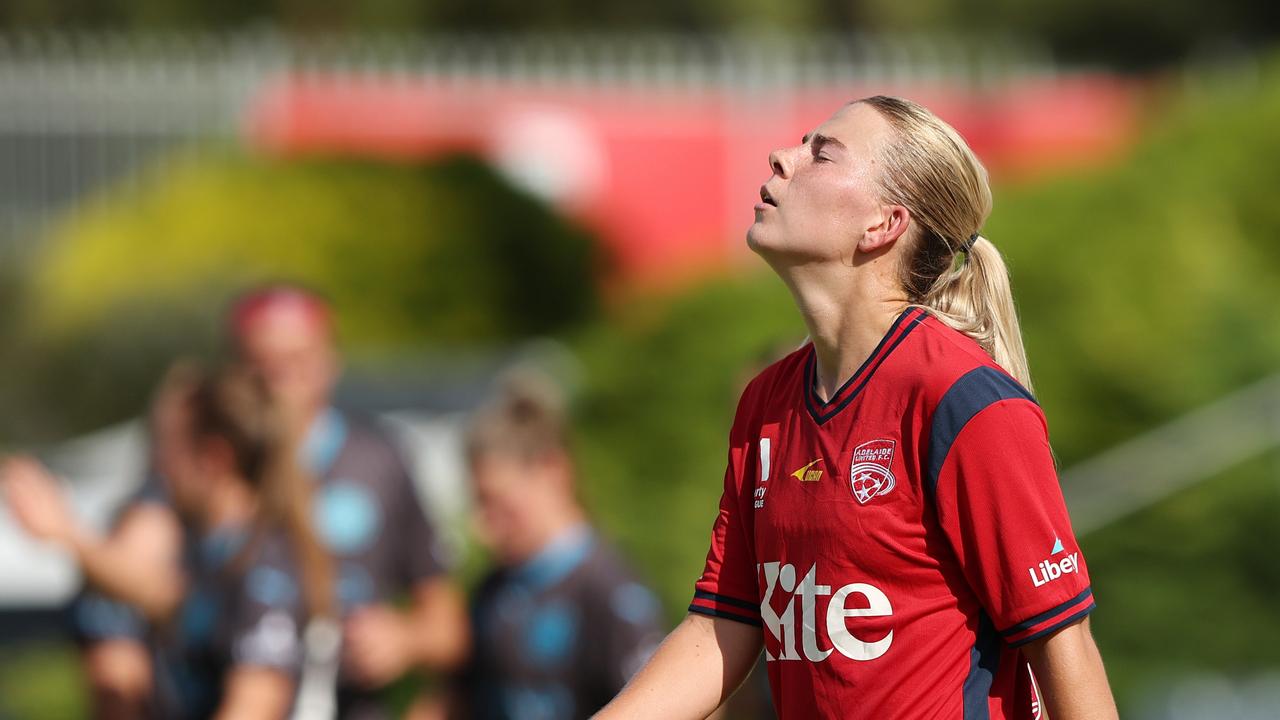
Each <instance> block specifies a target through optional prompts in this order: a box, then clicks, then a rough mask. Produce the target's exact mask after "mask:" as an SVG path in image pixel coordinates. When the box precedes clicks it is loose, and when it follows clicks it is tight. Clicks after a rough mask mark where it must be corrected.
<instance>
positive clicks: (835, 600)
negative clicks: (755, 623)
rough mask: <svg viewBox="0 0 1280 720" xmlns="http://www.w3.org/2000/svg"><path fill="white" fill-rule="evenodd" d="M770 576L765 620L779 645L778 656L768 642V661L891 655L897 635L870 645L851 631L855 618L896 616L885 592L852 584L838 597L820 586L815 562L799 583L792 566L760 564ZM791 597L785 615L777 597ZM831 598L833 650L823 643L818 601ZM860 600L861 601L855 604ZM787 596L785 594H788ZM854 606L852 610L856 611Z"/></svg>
mask: <svg viewBox="0 0 1280 720" xmlns="http://www.w3.org/2000/svg"><path fill="white" fill-rule="evenodd" d="M757 567H758V570H759V572H761V573H762V574H763V575H764V584H765V591H764V599H763V600H762V601H761V602H760V616H761V619H762V620H763V621H764V626H765V628H766V630H767V631H768V632H769V633H771V634H772V635H773V639H774V640H775V641H777V643H778V645H779V651H778V655H777V656H776V657H775V656H774V655H773V653H772V652H771V651H770V650H769V647H768V643H766V644H765V659H766V660H768V661H771V662H772V661H775V660H801V659H804V660H808V661H809V662H822V661H824V660H826V659H827V658H828V657H830V655H831V653H832V651H833V650H834V651H839V652H840V654H841V655H844V656H845V657H847V658H849V659H851V660H863V661H865V660H875V659H876V658H878V657H880V656H881V655H884V654H885V653H886V652H888V651H889V646H890V645H892V644H893V631H892V630H890V631H889V632H888V633H887V634H885V636H884V637H882V638H880V639H878V640H874V641H870V642H868V641H866V640H864V639H862V638H859V637H856V636H855V635H854V634H853V633H852V632H850V630H849V626H848V622H847V621H848V620H849V619H850V618H862V617H887V616H890V615H893V604H892V603H890V602H889V598H888V596H886V595H885V594H884V592H883V591H881V590H880V588H877V587H876V586H874V585H870V584H868V583H850V584H848V585H844V586H842V587H840V588H839V589H837V590H836V591H835V592H834V593H832V591H831V586H830V585H822V584H819V582H818V564H817V563H814V564H813V565H812V566H810V567H809V571H808V572H806V573H805V574H804V577H803V578H801V579H800V582H799V584H797V583H796V567H795V565H792V564H790V563H785V564H784V563H781V562H767V563H761V564H760V565H758V566H757ZM779 590H781V591H782V593H790V595H791V596H790V597H786V605H785V607H784V608H783V610H782V613H781V614H779V613H778V612H776V611H775V610H774V602H773V601H774V595H775V594H781V593H779V592H778V591H779ZM826 596H830V600H829V601H827V607H826V611H825V613H823V615H824V619H825V623H824V626H825V627H826V631H827V632H826V635H827V641H828V642H829V644H830V645H831V647H827V648H823V647H822V645H823V644H824V643H823V642H822V639H821V638H819V637H818V622H817V615H818V598H819V597H826ZM854 596H860V597H861V598H862V599H861V600H860V601H856V602H855V601H853V597H854ZM784 597H785V596H784ZM796 598H799V599H800V609H799V613H800V617H799V618H797V617H796ZM851 605H852V607H850V606H851ZM797 629H799V632H800V651H802V652H803V655H801V653H800V652H799V651H797V648H796V631H797Z"/></svg>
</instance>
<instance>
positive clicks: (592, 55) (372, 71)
mask: <svg viewBox="0 0 1280 720" xmlns="http://www.w3.org/2000/svg"><path fill="white" fill-rule="evenodd" d="M291 70H298V71H308V70H313V71H320V70H324V71H336V72H342V73H349V74H351V75H353V76H377V77H393V78H397V79H402V80H403V81H405V82H410V83H412V82H419V81H430V82H435V83H446V84H448V83H458V84H466V85H467V86H483V85H484V84H486V83H492V82H519V83H525V84H529V85H533V86H537V85H539V84H553V83H554V84H557V85H564V84H569V85H576V86H585V87H609V88H616V87H634V86H646V87H648V86H660V87H672V88H678V89H680V88H683V89H690V90H697V89H699V88H718V89H727V90H730V91H738V92H741V93H743V94H760V93H771V94H782V95H785V94H786V93H792V92H796V91H798V90H801V89H803V88H805V87H811V86H830V85H840V84H863V83H866V82H872V81H880V82H883V81H888V82H893V83H915V82H928V83H940V84H946V85H948V86H953V87H955V88H956V89H960V90H975V89H981V88H987V87H993V86H999V85H1001V84H1003V83H1005V82H1007V81H1009V80H1010V79H1013V78H1023V77H1026V76H1027V75H1029V74H1036V75H1039V74H1044V73H1050V72H1052V71H1053V70H1052V66H1051V64H1050V63H1049V62H1048V61H1047V60H1046V59H1045V56H1044V53H1042V52H1040V51H1039V50H1038V49H1037V48H1036V47H1035V46H1033V45H1029V44H1026V43H1022V42H1015V41H1013V40H1011V39H1009V38H1001V37H994V38H993V37H988V38H961V37H956V36H894V37H884V36H871V35H851V36H835V35H828V36H803V37H800V36H712V37H704V36H696V37H695V36H673V35H638V36H631V35H628V36H621V35H487V36H481V35H449V36H443V35H442V36H403V37H391V36H381V37H333V38H328V39H313V40H310V41H306V42H301V41H291V40H288V39H286V38H284V37H282V36H279V35H276V34H271V33H243V34H237V35H215V34H204V35H116V34H27V35H9V36H3V35H0V245H4V246H7V247H9V248H10V249H12V248H14V247H25V246H27V245H29V244H30V243H31V242H33V241H34V240H35V239H36V238H38V237H39V236H40V235H41V234H42V233H43V231H44V229H45V225H46V223H47V221H48V220H49V218H50V217H51V216H53V215H54V214H55V213H57V212H59V211H62V210H64V209H74V207H75V204H76V201H77V200H78V199H79V198H81V197H83V196H84V195H85V194H86V193H88V192H92V191H93V190H94V189H95V188H97V187H99V186H100V185H102V184H103V183H106V182H110V181H115V180H121V181H123V182H128V181H129V178H131V177H133V176H134V172H135V171H136V169H137V168H139V167H141V166H144V165H146V164H148V163H150V162H153V161H154V159H155V158H156V157H157V156H158V155H160V154H162V153H163V152H164V151H165V150H167V149H170V148H172V147H173V146H174V145H175V144H181V143H186V142H193V141H208V140H214V141H217V140H231V139H234V138H236V137H237V136H238V135H239V130H240V128H239V124H240V122H241V121H242V119H243V118H244V116H245V112H246V107H247V104H248V103H249V102H251V100H252V98H253V97H254V96H255V94H256V93H257V92H258V91H259V89H260V88H261V87H262V85H263V83H264V82H266V81H268V80H270V79H271V78H274V77H278V76H279V75H280V74H282V73H284V72H287V71H291ZM779 99H780V100H781V99H782V98H779Z"/></svg>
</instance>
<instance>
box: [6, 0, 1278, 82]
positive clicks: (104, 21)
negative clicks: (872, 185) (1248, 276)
mask: <svg viewBox="0 0 1280 720" xmlns="http://www.w3.org/2000/svg"><path fill="white" fill-rule="evenodd" d="M251 23H270V24H272V25H276V26H279V27H281V28H283V29H285V30H286V31H289V32H296V33H303V34H307V33H317V32H348V31H355V32H370V31H373V32H392V33H401V32H404V31H406V30H409V31H417V30H432V31H438V30H446V31H468V32H475V31H479V32H485V31H516V32H525V31H553V32H560V31H570V32H572V31H582V30H622V31H634V30H635V29H637V28H641V29H649V30H674V31H684V32H703V33H714V32H724V31H729V32H738V31H748V32H776V31H779V30H783V31H796V32H813V31H818V32H847V31H850V30H857V31H869V32H920V31H924V32H942V33H952V32H961V33H976V34H981V35H987V34H990V33H993V32H994V33H1013V34H1021V35H1026V36H1030V37H1033V38H1042V39H1044V40H1045V41H1046V42H1047V43H1048V45H1049V47H1050V48H1051V49H1052V50H1053V51H1054V53H1055V54H1056V55H1057V56H1058V57H1060V58H1062V59H1064V60H1066V61H1068V62H1076V63H1080V62H1090V63H1092V62H1102V63H1107V64H1111V65H1114V66H1118V67H1122V68H1136V69H1140V68H1147V67H1153V66H1159V65H1163V64H1167V63H1170V62H1175V61H1177V60H1181V59H1185V58H1187V57H1190V56H1194V55H1197V54H1200V53H1203V52H1206V51H1215V52H1224V51H1233V50H1239V49H1242V48H1243V49H1249V48H1253V49H1257V48H1260V47H1265V46H1266V45H1267V44H1268V43H1271V42H1274V41H1275V39H1276V37H1277V35H1280V14H1277V13H1276V12H1274V10H1273V9H1272V6H1271V4H1270V3H1267V2H1262V1H1261V0H1221V1H1220V2H1216V3H1212V4H1210V3H1203V2H1194V0H1167V1H1165V2H1156V1H1155V0H1043V1H1042V2H1038V3H1036V4H1035V5H1034V7H1032V6H1029V5H1028V4H1027V3H1025V2H1018V0H966V1H962V0H918V1H917V2H909V3H904V2H897V1H896V0H790V1H789V2H766V1H765V0H706V1H704V2H698V3H689V2H682V1H681V0H652V1H650V2H627V1H626V0H614V1H613V2H592V1H589V0H546V1H544V2H517V1H516V0H489V1H487V2H475V1H474V0H440V1H439V2H430V3H424V2H416V1H415V0H366V2H358V3H351V2H345V3H344V2H334V1H333V0H324V1H321V2H298V1H297V0H272V1H268V2H259V1H256V0H184V1H182V2H166V1H165V0H110V1H108V2H103V1H102V0H7V2H5V3H3V4H0V27H5V26H8V27H15V28H33V27H34V28H40V27H45V28H47V27H75V28H83V27H99V28H101V27H106V28H113V29H120V28H130V29H142V30H182V31H191V30H209V29H228V28H235V27H243V26H245V25H247V24H251Z"/></svg>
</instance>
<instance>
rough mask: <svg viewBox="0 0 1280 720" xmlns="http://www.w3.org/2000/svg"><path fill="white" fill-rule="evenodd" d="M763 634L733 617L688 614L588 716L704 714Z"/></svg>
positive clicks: (742, 674) (738, 680) (751, 658)
mask: <svg viewBox="0 0 1280 720" xmlns="http://www.w3.org/2000/svg"><path fill="white" fill-rule="evenodd" d="M762 638H763V636H762V635H761V634H760V628H757V627H755V626H753V625H747V624H746V623H741V622H738V621H736V620H728V619H725V618H717V617H708V616H706V615H697V614H690V615H688V616H686V617H685V619H684V621H683V622H681V623H680V625H678V626H677V627H676V629H675V630H673V631H671V634H670V635H668V636H667V639H666V640H664V641H663V643H662V644H661V645H660V646H658V651H657V652H656V653H654V655H653V657H652V658H650V660H649V662H648V663H646V664H645V666H644V667H643V668H641V670H640V672H638V673H636V675H635V677H634V678H632V679H631V682H629V683H628V684H627V686H626V687H625V688H623V690H622V692H621V693H619V695H618V697H616V698H614V699H613V702H611V703H609V704H608V705H607V706H605V708H604V709H603V710H601V711H600V712H599V713H597V714H596V715H595V716H594V717H595V718H596V719H597V720H611V719H612V718H618V719H621V718H627V719H628V720H630V719H632V718H637V719H639V720H644V719H645V718H663V719H664V720H665V719H666V718H675V719H677V720H678V719H679V718H690V719H692V718H697V719H698V720H701V719H702V718H705V717H706V716H708V715H710V714H711V713H712V712H713V711H714V710H715V709H716V708H718V707H720V704H721V703H723V702H724V701H725V699H726V698H728V697H729V696H730V695H731V694H733V691H734V690H736V689H737V688H738V686H739V685H741V684H742V681H743V680H744V679H746V677H747V674H748V673H750V672H751V667H752V665H753V664H754V663H755V660H756V657H757V656H758V655H759V654H760V647H761V643H762Z"/></svg>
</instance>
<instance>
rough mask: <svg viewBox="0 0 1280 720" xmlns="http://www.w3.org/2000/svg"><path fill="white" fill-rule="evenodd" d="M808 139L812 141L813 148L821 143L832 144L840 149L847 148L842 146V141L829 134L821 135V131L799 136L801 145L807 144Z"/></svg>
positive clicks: (821, 144) (820, 145) (818, 146)
mask: <svg viewBox="0 0 1280 720" xmlns="http://www.w3.org/2000/svg"><path fill="white" fill-rule="evenodd" d="M810 141H812V142H813V145H814V148H815V149H816V148H820V147H822V146H823V145H833V146H835V147H838V148H840V149H841V150H847V149H848V148H846V147H845V146H844V143H842V142H840V141H839V140H837V139H835V138H833V137H831V136H830V135H823V134H822V133H808V134H807V135H805V136H804V137H803V138H801V140H800V143H801V144H803V145H808V144H809V142H810Z"/></svg>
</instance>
